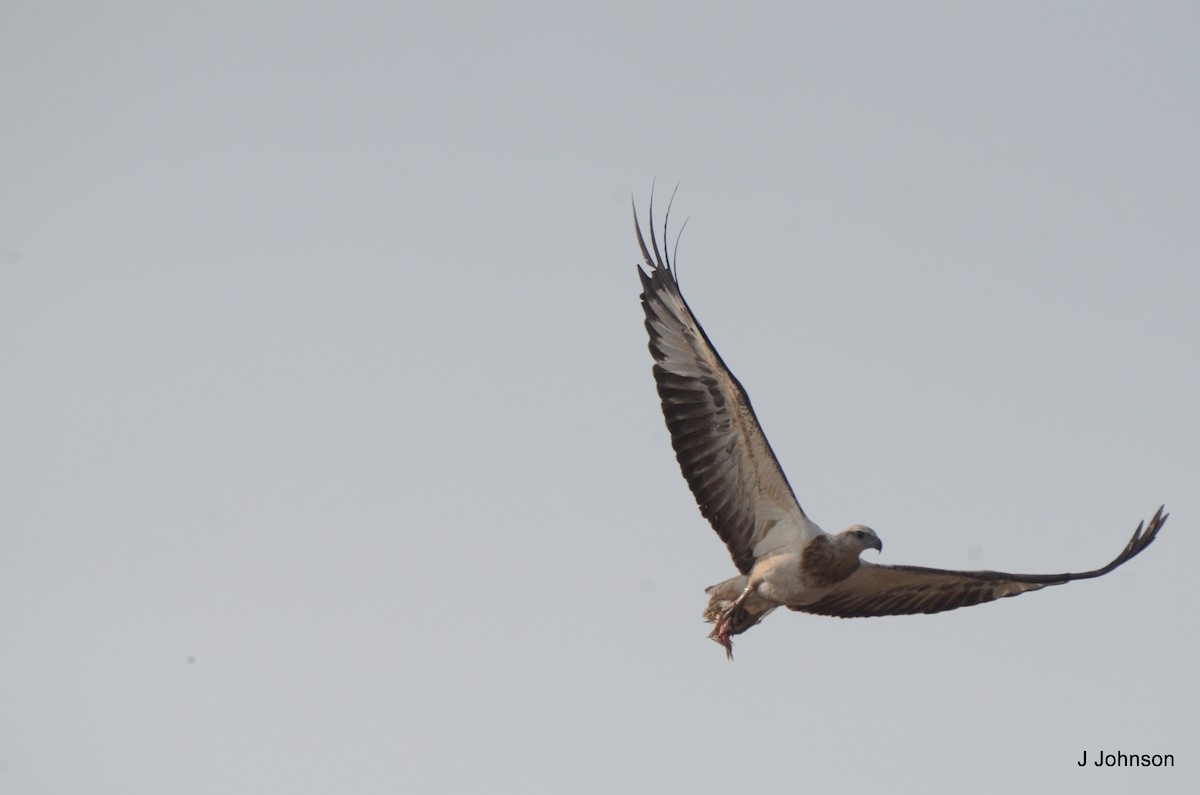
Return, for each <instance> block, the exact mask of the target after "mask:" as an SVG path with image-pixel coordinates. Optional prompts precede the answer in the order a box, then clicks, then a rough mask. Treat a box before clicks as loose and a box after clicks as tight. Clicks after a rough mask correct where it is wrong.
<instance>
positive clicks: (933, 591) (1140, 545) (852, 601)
mask: <svg viewBox="0 0 1200 795" xmlns="http://www.w3.org/2000/svg"><path fill="white" fill-rule="evenodd" d="M1168 515H1169V514H1164V513H1163V508H1162V506H1159V509H1158V511H1157V513H1155V514H1154V517H1153V518H1152V519H1151V520H1150V523H1149V524H1148V525H1145V528H1144V529H1143V524H1142V523H1140V522H1139V523H1138V526H1137V529H1136V530H1134V531H1133V537H1132V538H1131V539H1129V543H1128V544H1126V545H1125V549H1124V550H1123V551H1122V552H1121V554H1120V555H1117V557H1116V558H1114V559H1113V561H1112V562H1111V563H1109V564H1108V565H1107V566H1105V567H1103V568H1100V569H1095V570H1093V571H1085V572H1079V573H1067V574H1006V573H1004V572H1000V571H946V570H943V569H926V568H921V567H920V566H879V565H875V564H872V563H868V562H866V561H863V562H862V564H861V565H860V566H859V568H858V570H857V571H855V572H854V573H853V574H851V575H850V576H849V577H848V578H846V580H845V581H843V582H842V583H840V584H839V585H837V587H835V588H834V589H833V590H832V591H830V592H828V593H827V594H826V595H825V596H824V597H822V598H821V600H820V601H817V602H814V603H813V604H809V605H803V606H795V607H792V608H791V609H792V610H800V611H803V612H805V613H816V614H818V615H823V616H836V617H838V618H863V617H867V616H898V615H907V614H911V613H940V612H942V611H943V610H953V609H955V608H956V607H968V606H970V605H977V604H982V603H984V602H990V601H992V600H994V599H1000V598H1002V597H1005V596H1016V595H1017V594H1022V593H1025V592H1026V591H1036V590H1038V589H1039V588H1044V587H1046V586H1047V585H1062V584H1063V583H1066V582H1070V581H1071V580H1086V579H1088V578H1090V577H1100V576H1102V575H1104V574H1108V573H1109V572H1110V571H1112V570H1113V569H1115V568H1117V567H1118V566H1121V565H1122V564H1124V563H1126V562H1127V561H1129V560H1130V559H1132V558H1133V557H1134V556H1135V555H1137V554H1138V553H1139V552H1141V551H1142V550H1143V549H1145V548H1146V547H1148V546H1150V543H1151V542H1152V541H1154V538H1155V537H1156V536H1157V535H1158V531H1159V530H1161V529H1162V526H1163V524H1164V523H1165V522H1166V521H1167V516H1168Z"/></svg>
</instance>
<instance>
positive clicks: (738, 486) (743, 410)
mask: <svg viewBox="0 0 1200 795" xmlns="http://www.w3.org/2000/svg"><path fill="white" fill-rule="evenodd" d="M669 212H670V211H669V210H668V213H669ZM634 228H635V229H636V230H637V237H638V244H639V245H640V246H641V249H642V256H643V258H644V259H645V262H646V266H647V268H648V269H649V272H648V273H647V271H645V270H642V268H641V267H639V268H638V275H639V276H640V277H641V282H642V290H643V292H642V296H641V298H642V308H643V309H644V310H645V313H646V331H647V332H648V333H649V335H650V353H651V355H652V356H653V357H654V362H655V364H654V380H655V382H656V383H657V385H658V395H659V398H660V399H661V401H662V410H663V417H664V418H665V419H666V422H667V429H668V430H669V431H670V433H671V444H672V446H673V447H674V448H675V457H676V459H677V460H678V461H679V466H680V468H681V469H682V471H683V476H684V478H685V479H686V480H687V483H688V486H689V487H690V488H691V490H692V494H693V495H694V496H695V498H696V503H697V505H699V506H700V512H701V513H702V514H703V515H704V517H705V518H706V519H708V521H709V523H710V524H711V525H712V527H713V529H714V530H716V532H717V535H718V536H720V537H721V540H722V541H724V542H725V546H726V547H727V548H728V549H729V554H730V555H731V556H732V557H733V562H734V564H735V565H736V566H737V567H738V570H739V571H741V572H742V573H743V574H748V573H749V572H750V569H751V567H753V565H754V561H755V559H756V558H758V557H760V556H762V555H764V554H766V553H767V552H770V551H773V550H774V549H777V548H779V547H781V546H789V545H794V546H799V545H800V544H802V543H803V542H804V541H806V540H807V539H808V538H811V537H812V536H814V535H817V534H820V533H821V531H820V529H819V528H817V527H816V525H814V524H812V523H811V522H810V521H809V520H808V517H806V516H805V515H804V511H803V510H801V508H800V504H799V503H798V502H797V501H796V496H795V494H794V493H793V492H792V487H791V485H790V484H788V481H787V477H786V476H785V475H784V473H783V469H782V468H781V467H780V466H779V461H778V459H776V457H775V453H774V451H772V450H771V445H770V443H769V442H767V438H766V436H765V435H764V434H763V432H762V428H761V427H760V426H759V424H758V418H757V417H756V416H755V414H754V409H753V408H752V407H751V405H750V398H749V396H748V395H747V394H746V390H745V389H743V388H742V385H741V384H740V383H739V382H738V380H737V378H735V377H734V375H733V373H731V372H730V371H729V368H728V367H726V366H725V362H724V361H722V359H721V356H720V354H718V353H717V351H716V348H714V347H713V345H712V342H711V341H710V340H709V339H708V335H707V334H706V333H705V332H704V329H703V328H702V327H701V326H700V323H699V321H698V320H696V316H695V315H693V314H692V310H691V308H690V307H689V306H688V304H687V301H685V300H684V298H683V294H682V293H681V292H680V290H679V283H678V282H677V281H676V279H675V273H674V270H673V268H672V266H671V262H670V260H669V259H668V258H664V257H663V256H662V255H661V254H660V253H659V249H658V241H657V240H656V239H655V237H654V211H653V207H651V212H650V242H651V245H650V246H649V247H647V245H646V240H645V238H644V237H643V236H642V229H641V225H640V224H639V223H638V219H637V208H636V207H635V208H634ZM665 233H666V227H665V226H664V235H665ZM664 242H665V241H664Z"/></svg>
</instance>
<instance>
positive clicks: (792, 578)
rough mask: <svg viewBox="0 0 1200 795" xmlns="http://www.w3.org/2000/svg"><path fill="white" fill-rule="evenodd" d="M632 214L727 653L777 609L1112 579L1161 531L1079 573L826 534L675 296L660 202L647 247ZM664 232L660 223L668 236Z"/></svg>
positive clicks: (656, 351)
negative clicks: (1014, 568) (964, 560)
mask: <svg viewBox="0 0 1200 795" xmlns="http://www.w3.org/2000/svg"><path fill="white" fill-rule="evenodd" d="M667 215H668V216H669V215H670V210H668V212H667ZM633 220H634V228H635V230H636V231H637V239H638V245H639V246H640V247H641V250H642V257H643V258H644V259H645V263H646V267H647V268H648V270H649V272H647V271H645V270H642V268H641V267H640V266H639V267H638V275H639V276H640V277H641V280H642V289H643V292H642V296H641V299H642V308H643V309H644V310H645V313H646V331H648V332H649V334H650V353H651V355H652V356H653V357H654V380H655V382H656V383H657V384H658V395H659V397H660V398H661V399H662V410H663V417H664V418H665V419H666V421H667V428H668V430H669V431H670V433H671V444H672V446H673V447H674V448H675V457H676V458H677V459H678V461H679V466H680V468H681V469H682V470H683V476H684V478H685V479H686V480H687V483H688V486H689V487H691V490H692V494H693V495H695V497H696V503H697V504H698V505H699V506H700V512H701V513H702V514H703V515H704V517H705V518H706V519H708V521H709V523H710V524H712V527H713V529H714V530H716V531H717V535H718V536H720V537H721V540H722V541H724V542H725V546H726V547H728V549H729V554H730V555H731V556H732V557H733V563H734V565H735V566H737V568H738V571H739V572H741V573H740V574H739V575H738V576H736V577H732V578H730V579H728V580H725V581H724V582H722V583H718V584H717V585H714V586H712V587H710V588H708V589H707V591H706V592H707V593H708V594H709V595H710V598H709V602H708V608H707V609H706V610H705V611H704V618H705V619H707V620H708V622H709V623H711V624H714V625H715V626H714V627H713V630H712V632H711V634H710V635H709V637H710V638H712V639H713V640H715V641H716V642H718V643H720V644H721V645H722V646H724V647H725V651H726V654H728V655H729V656H730V657H731V658H732V656H733V643H732V641H731V640H730V639H731V638H732V636H734V635H737V634H740V633H742V632H745V631H746V630H748V629H750V628H751V627H753V626H754V625H755V624H757V623H759V622H760V621H762V620H763V619H764V618H766V617H767V615H768V614H769V613H770V612H771V611H773V610H774V609H775V608H777V607H780V606H785V607H787V608H788V609H789V610H799V611H802V612H805V613H815V614H818V615H825V616H837V617H839V618H855V617H863V616H895V615H905V614H911V613H939V612H942V611H943V610H953V609H955V608H958V607H967V606H969V605H977V604H982V603H984V602H990V601H992V600H993V599H999V598H1001V597H1005V596H1016V595H1017V594H1021V593H1025V592H1026V591H1036V590H1038V589H1040V588H1044V587H1046V586H1047V585H1062V584H1063V583H1066V582H1070V581H1072V580H1083V579H1087V578H1089V577H1099V576H1101V575H1104V574H1108V573H1109V572H1110V571H1112V570H1113V569H1115V568H1117V567H1118V566H1120V565H1122V564H1124V563H1126V562H1127V561H1129V560H1130V559H1131V558H1133V557H1134V556H1135V555H1137V554H1138V553H1139V552H1141V551H1142V550H1143V549H1145V548H1146V547H1148V546H1149V545H1150V543H1151V542H1152V541H1154V538H1155V536H1156V535H1157V534H1158V531H1159V530H1161V529H1162V526H1163V523H1164V522H1166V520H1167V514H1165V513H1163V508H1162V507H1161V506H1160V507H1159V509H1158V511H1157V512H1156V513H1155V514H1154V516H1153V518H1151V519H1150V522H1149V523H1148V524H1145V525H1143V524H1142V523H1139V524H1138V526H1137V529H1136V530H1134V532H1133V537H1132V538H1131V539H1129V543H1128V544H1126V545H1125V549H1124V550H1122V551H1121V554H1119V555H1117V557H1116V558H1114V559H1113V561H1112V562H1111V563H1109V564H1108V565H1107V566H1104V567H1102V568H1099V569H1095V570H1093V571H1085V572H1078V573H1066V574H1006V573H1004V572H999V571H947V570H943V569H929V568H923V567H920V566H883V565H880V564H876V563H870V562H868V561H865V560H860V559H859V555H860V554H861V553H862V552H863V551H864V550H867V549H875V550H879V551H880V552H882V551H883V542H882V541H880V540H879V536H878V535H876V534H875V531H874V530H872V529H871V528H869V527H864V526H863V525H853V526H852V527H850V528H848V529H846V530H843V531H842V532H840V533H836V534H833V535H830V534H828V533H826V532H824V531H823V530H821V528H819V527H817V525H816V524H814V523H813V522H812V521H811V520H810V519H809V518H808V517H807V516H806V515H805V514H804V511H803V510H801V508H800V504H799V503H798V502H797V501H796V496H795V494H793V493H792V487H791V486H790V485H789V484H788V481H787V477H786V476H785V475H784V474H783V470H782V469H781V468H780V466H779V461H778V460H776V458H775V453H774V452H772V450H771V445H770V444H769V443H768V442H767V437H766V436H764V435H763V431H762V428H761V427H759V424H758V419H757V418H756V417H755V416H754V409H753V408H751V407H750V398H749V396H747V394H746V390H745V389H743V388H742V385H741V384H740V383H738V380H737V379H736V378H734V376H733V373H731V372H730V371H729V368H728V367H726V366H725V362H724V361H722V360H721V356H720V355H719V354H718V353H717V350H716V348H714V347H713V344H712V342H711V341H710V340H709V338H708V335H707V334H705V333H704V329H703V328H701V327H700V322H699V321H698V320H697V319H696V316H695V315H694V314H692V310H691V309H690V308H689V307H688V304H687V301H685V300H684V298H683V295H682V293H680V291H679V283H678V282H677V281H676V278H675V273H674V267H673V265H672V263H671V258H670V256H663V254H661V253H660V252H659V247H658V241H657V240H656V239H655V235H654V208H653V202H652V203H651V208H650V245H649V246H647V245H646V240H645V238H644V237H643V236H642V229H641V225H640V224H639V223H638V218H637V209H636V207H635V208H634V219H633ZM666 231H667V228H666V224H665V223H664V224H663V236H664V243H665V242H666V241H665V237H666Z"/></svg>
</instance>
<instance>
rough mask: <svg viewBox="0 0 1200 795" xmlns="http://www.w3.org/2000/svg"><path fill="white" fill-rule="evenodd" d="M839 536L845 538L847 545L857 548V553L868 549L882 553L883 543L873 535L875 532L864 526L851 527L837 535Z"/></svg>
mask: <svg viewBox="0 0 1200 795" xmlns="http://www.w3.org/2000/svg"><path fill="white" fill-rule="evenodd" d="M839 535H840V536H842V537H843V538H845V539H846V541H847V542H848V543H850V544H852V545H854V546H856V547H858V551H859V552H863V551H865V550H868V549H877V550H879V551H880V552H882V551H883V542H882V541H880V540H879V536H877V535H876V534H875V531H874V530H872V529H871V528H869V527H867V526H866V525H861V524H856V525H851V526H850V527H847V528H846V529H845V530H843V531H842V532H841V533H839Z"/></svg>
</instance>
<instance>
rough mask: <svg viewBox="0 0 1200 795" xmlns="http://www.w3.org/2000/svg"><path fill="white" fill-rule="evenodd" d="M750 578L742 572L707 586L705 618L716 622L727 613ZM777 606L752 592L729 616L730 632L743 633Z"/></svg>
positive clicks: (731, 633) (709, 621)
mask: <svg viewBox="0 0 1200 795" xmlns="http://www.w3.org/2000/svg"><path fill="white" fill-rule="evenodd" d="M749 580H750V578H749V577H747V576H746V575H744V574H742V575H739V576H737V577H731V578H730V579H728V580H726V581H725V582H719V583H717V584H716V585H710V586H709V587H708V588H705V589H704V592H705V593H706V594H708V597H709V598H708V607H706V608H705V609H704V620H705V621H707V622H708V623H710V624H715V623H716V622H717V621H718V620H719V619H720V618H721V616H723V615H725V613H726V611H728V610H729V608H730V606H731V605H733V603H734V602H735V601H736V600H737V598H738V597H739V596H741V595H742V591H744V590H745V589H746V583H747V582H749ZM775 607H776V606H775V605H773V604H770V603H769V602H766V601H765V600H763V599H760V598H758V597H757V596H756V595H754V594H751V595H750V597H749V598H747V599H746V600H745V601H744V602H742V604H741V606H739V607H738V608H737V609H736V610H735V611H734V612H733V614H732V615H730V616H729V632H728V634H729V635H740V634H742V633H743V632H745V631H746V630H748V629H750V627H752V626H754V625H755V624H757V623H758V622H760V621H762V620H763V619H764V618H766V617H767V616H768V615H770V614H771V611H772V610H774V609H775Z"/></svg>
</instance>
